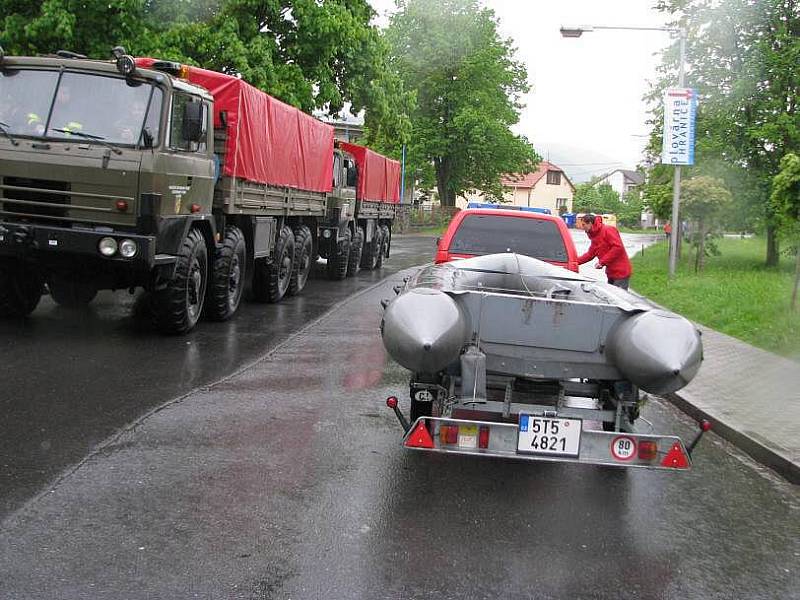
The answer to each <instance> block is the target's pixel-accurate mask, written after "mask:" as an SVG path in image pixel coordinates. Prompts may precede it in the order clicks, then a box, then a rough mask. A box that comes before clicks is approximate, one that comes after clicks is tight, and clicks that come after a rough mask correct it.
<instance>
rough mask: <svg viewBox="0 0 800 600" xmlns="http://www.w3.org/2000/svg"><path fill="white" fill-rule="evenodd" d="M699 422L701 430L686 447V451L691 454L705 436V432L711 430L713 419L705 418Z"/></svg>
mask: <svg viewBox="0 0 800 600" xmlns="http://www.w3.org/2000/svg"><path fill="white" fill-rule="evenodd" d="M699 424H700V431H698V432H697V435H696V436H694V439H693V440H692V441H691V443H690V444H689V445H688V446H687V447H686V452H687V453H688V454H689V456H691V455H692V450H694V447H695V446H697V443H698V442H699V441H700V438H701V437H703V434H704V433H705V432H706V431H710V430H711V421H706V420H705V419H703V420H702V421H700V423H699Z"/></svg>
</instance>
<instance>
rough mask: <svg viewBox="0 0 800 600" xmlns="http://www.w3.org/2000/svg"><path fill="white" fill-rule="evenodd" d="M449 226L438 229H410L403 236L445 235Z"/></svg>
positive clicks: (441, 226)
mask: <svg viewBox="0 0 800 600" xmlns="http://www.w3.org/2000/svg"><path fill="white" fill-rule="evenodd" d="M445 229H447V225H440V226H438V227H409V228H408V229H406V230H405V231H404V232H403V235H433V236H437V235H444V231H445Z"/></svg>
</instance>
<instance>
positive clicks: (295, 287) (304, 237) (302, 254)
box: [289, 225, 316, 296]
mask: <svg viewBox="0 0 800 600" xmlns="http://www.w3.org/2000/svg"><path fill="white" fill-rule="evenodd" d="M313 258H314V238H313V237H312V236H311V230H310V229H309V228H308V227H306V226H305V225H301V226H300V227H295V229H294V268H293V269H292V278H291V281H290V282H289V295H290V296H296V295H297V294H299V293H300V292H302V291H303V288H304V287H306V282H308V275H309V273H311V267H312V266H313V264H314V263H315V262H316V261H314V260H313Z"/></svg>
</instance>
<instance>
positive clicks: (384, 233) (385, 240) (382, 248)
mask: <svg viewBox="0 0 800 600" xmlns="http://www.w3.org/2000/svg"><path fill="white" fill-rule="evenodd" d="M379 231H380V232H381V237H380V244H378V256H377V258H376V259H375V268H376V269H380V268H381V267H382V266H383V260H384V259H385V258H386V251H387V249H388V248H389V235H390V233H389V228H388V227H387V226H386V225H381V228H380V230H379Z"/></svg>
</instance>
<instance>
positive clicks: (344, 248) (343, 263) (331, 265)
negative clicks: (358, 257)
mask: <svg viewBox="0 0 800 600" xmlns="http://www.w3.org/2000/svg"><path fill="white" fill-rule="evenodd" d="M350 244H351V241H350V230H348V231H347V235H346V236H345V238H344V239H343V240H339V242H338V243H337V244H336V250H335V252H333V253H332V254H333V256H329V257H328V267H327V272H328V279H330V280H332V281H341V280H342V279H344V278H345V277H347V264H348V263H349V262H350Z"/></svg>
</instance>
